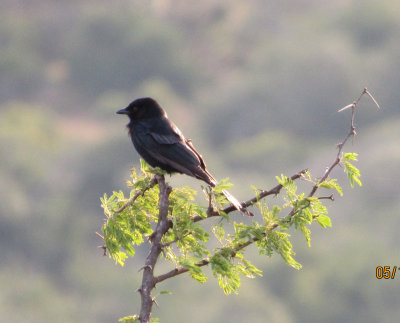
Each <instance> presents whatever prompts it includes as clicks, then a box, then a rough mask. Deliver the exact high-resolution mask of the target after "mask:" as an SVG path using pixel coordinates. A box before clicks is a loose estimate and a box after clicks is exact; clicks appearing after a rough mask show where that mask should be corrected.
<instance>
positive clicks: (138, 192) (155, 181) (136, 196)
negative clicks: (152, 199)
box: [115, 176, 157, 213]
mask: <svg viewBox="0 0 400 323" xmlns="http://www.w3.org/2000/svg"><path fill="white" fill-rule="evenodd" d="M156 183H157V179H156V176H154V177H153V178H152V180H151V181H150V183H149V185H148V186H147V187H146V188H144V189H143V190H137V191H136V192H135V195H133V196H132V197H131V198H130V199H129V200H128V202H126V203H125V204H124V205H122V207H121V208H120V209H118V210H117V211H115V213H121V212H122V211H123V210H125V209H126V208H127V207H128V206H129V205H131V204H132V203H133V202H135V201H136V199H137V198H138V197H139V196H140V195H143V194H144V193H145V192H146V191H147V190H149V189H150V188H152V187H153V186H154V185H156Z"/></svg>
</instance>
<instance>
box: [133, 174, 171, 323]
mask: <svg viewBox="0 0 400 323" xmlns="http://www.w3.org/2000/svg"><path fill="white" fill-rule="evenodd" d="M152 182H153V180H152ZM155 182H157V183H158V186H159V188H160V193H159V214H158V222H157V226H156V229H155V231H154V233H155V234H154V236H153V239H152V241H151V248H150V252H149V254H148V256H147V257H146V261H145V265H144V267H143V277H142V286H141V287H140V288H139V290H138V291H139V292H140V295H141V301H142V304H141V309H140V316H139V321H140V322H141V323H148V322H151V309H152V306H153V302H154V300H153V298H152V296H151V291H152V289H153V288H154V286H155V284H156V281H155V279H154V267H155V265H156V263H157V260H158V257H159V255H160V253H161V250H162V247H161V238H162V237H163V235H164V234H165V233H166V232H167V231H168V229H169V224H168V206H169V194H170V193H171V190H172V189H171V187H170V186H169V185H168V184H167V183H166V182H165V178H164V176H163V175H155V176H154V183H155ZM135 195H136V194H135Z"/></svg>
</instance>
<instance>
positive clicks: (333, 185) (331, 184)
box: [319, 179, 343, 196]
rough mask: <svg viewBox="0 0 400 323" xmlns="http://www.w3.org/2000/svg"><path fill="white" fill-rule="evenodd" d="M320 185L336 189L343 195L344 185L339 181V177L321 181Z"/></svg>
mask: <svg viewBox="0 0 400 323" xmlns="http://www.w3.org/2000/svg"><path fill="white" fill-rule="evenodd" d="M319 186H321V187H324V188H327V189H335V190H336V191H337V192H338V193H339V195H340V196H343V191H342V187H341V186H340V185H339V184H338V183H337V179H331V180H326V181H323V182H322V183H319Z"/></svg>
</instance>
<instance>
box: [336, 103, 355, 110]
mask: <svg viewBox="0 0 400 323" xmlns="http://www.w3.org/2000/svg"><path fill="white" fill-rule="evenodd" d="M355 107H356V103H355V102H353V103H352V104H349V105H346V106H345V107H343V108H341V109H339V110H338V112H342V111H344V110H347V109H354V108H355Z"/></svg>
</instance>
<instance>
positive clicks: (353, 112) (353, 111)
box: [308, 88, 380, 197]
mask: <svg viewBox="0 0 400 323" xmlns="http://www.w3.org/2000/svg"><path fill="white" fill-rule="evenodd" d="M365 94H366V95H368V96H369V97H370V98H371V100H372V101H373V102H374V103H375V105H376V106H377V107H378V109H379V108H380V106H379V104H378V102H376V100H375V98H374V97H373V96H372V94H371V93H370V92H368V90H367V88H364V90H363V91H362V92H361V94H360V96H359V97H358V99H357V100H356V101H354V102H353V103H352V104H349V105H346V106H345V107H343V108H341V109H339V111H338V112H342V111H344V110H347V109H351V122H350V131H349V133H348V134H347V136H346V137H345V138H344V140H343V141H342V142H341V143H339V144H338V145H337V147H338V152H337V154H336V158H335V160H334V162H333V163H332V164H331V166H329V167H328V169H327V170H326V171H325V174H324V176H322V178H321V179H320V180H319V183H322V182H324V181H325V180H326V179H327V178H328V176H329V174H330V173H331V172H332V170H333V169H334V168H335V167H336V166H337V165H338V164H339V163H340V161H341V156H340V155H341V153H342V149H343V147H344V145H345V144H346V142H347V140H349V138H350V137H354V136H355V135H356V134H357V133H356V128H355V126H354V118H355V116H356V108H357V105H358V103H359V102H360V100H361V98H362V97H363V96H364V95H365ZM319 183H316V184H315V185H314V186H313V188H312V190H311V192H310V193H309V194H308V197H311V196H313V195H314V194H315V192H316V191H317V190H318V188H319Z"/></svg>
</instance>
